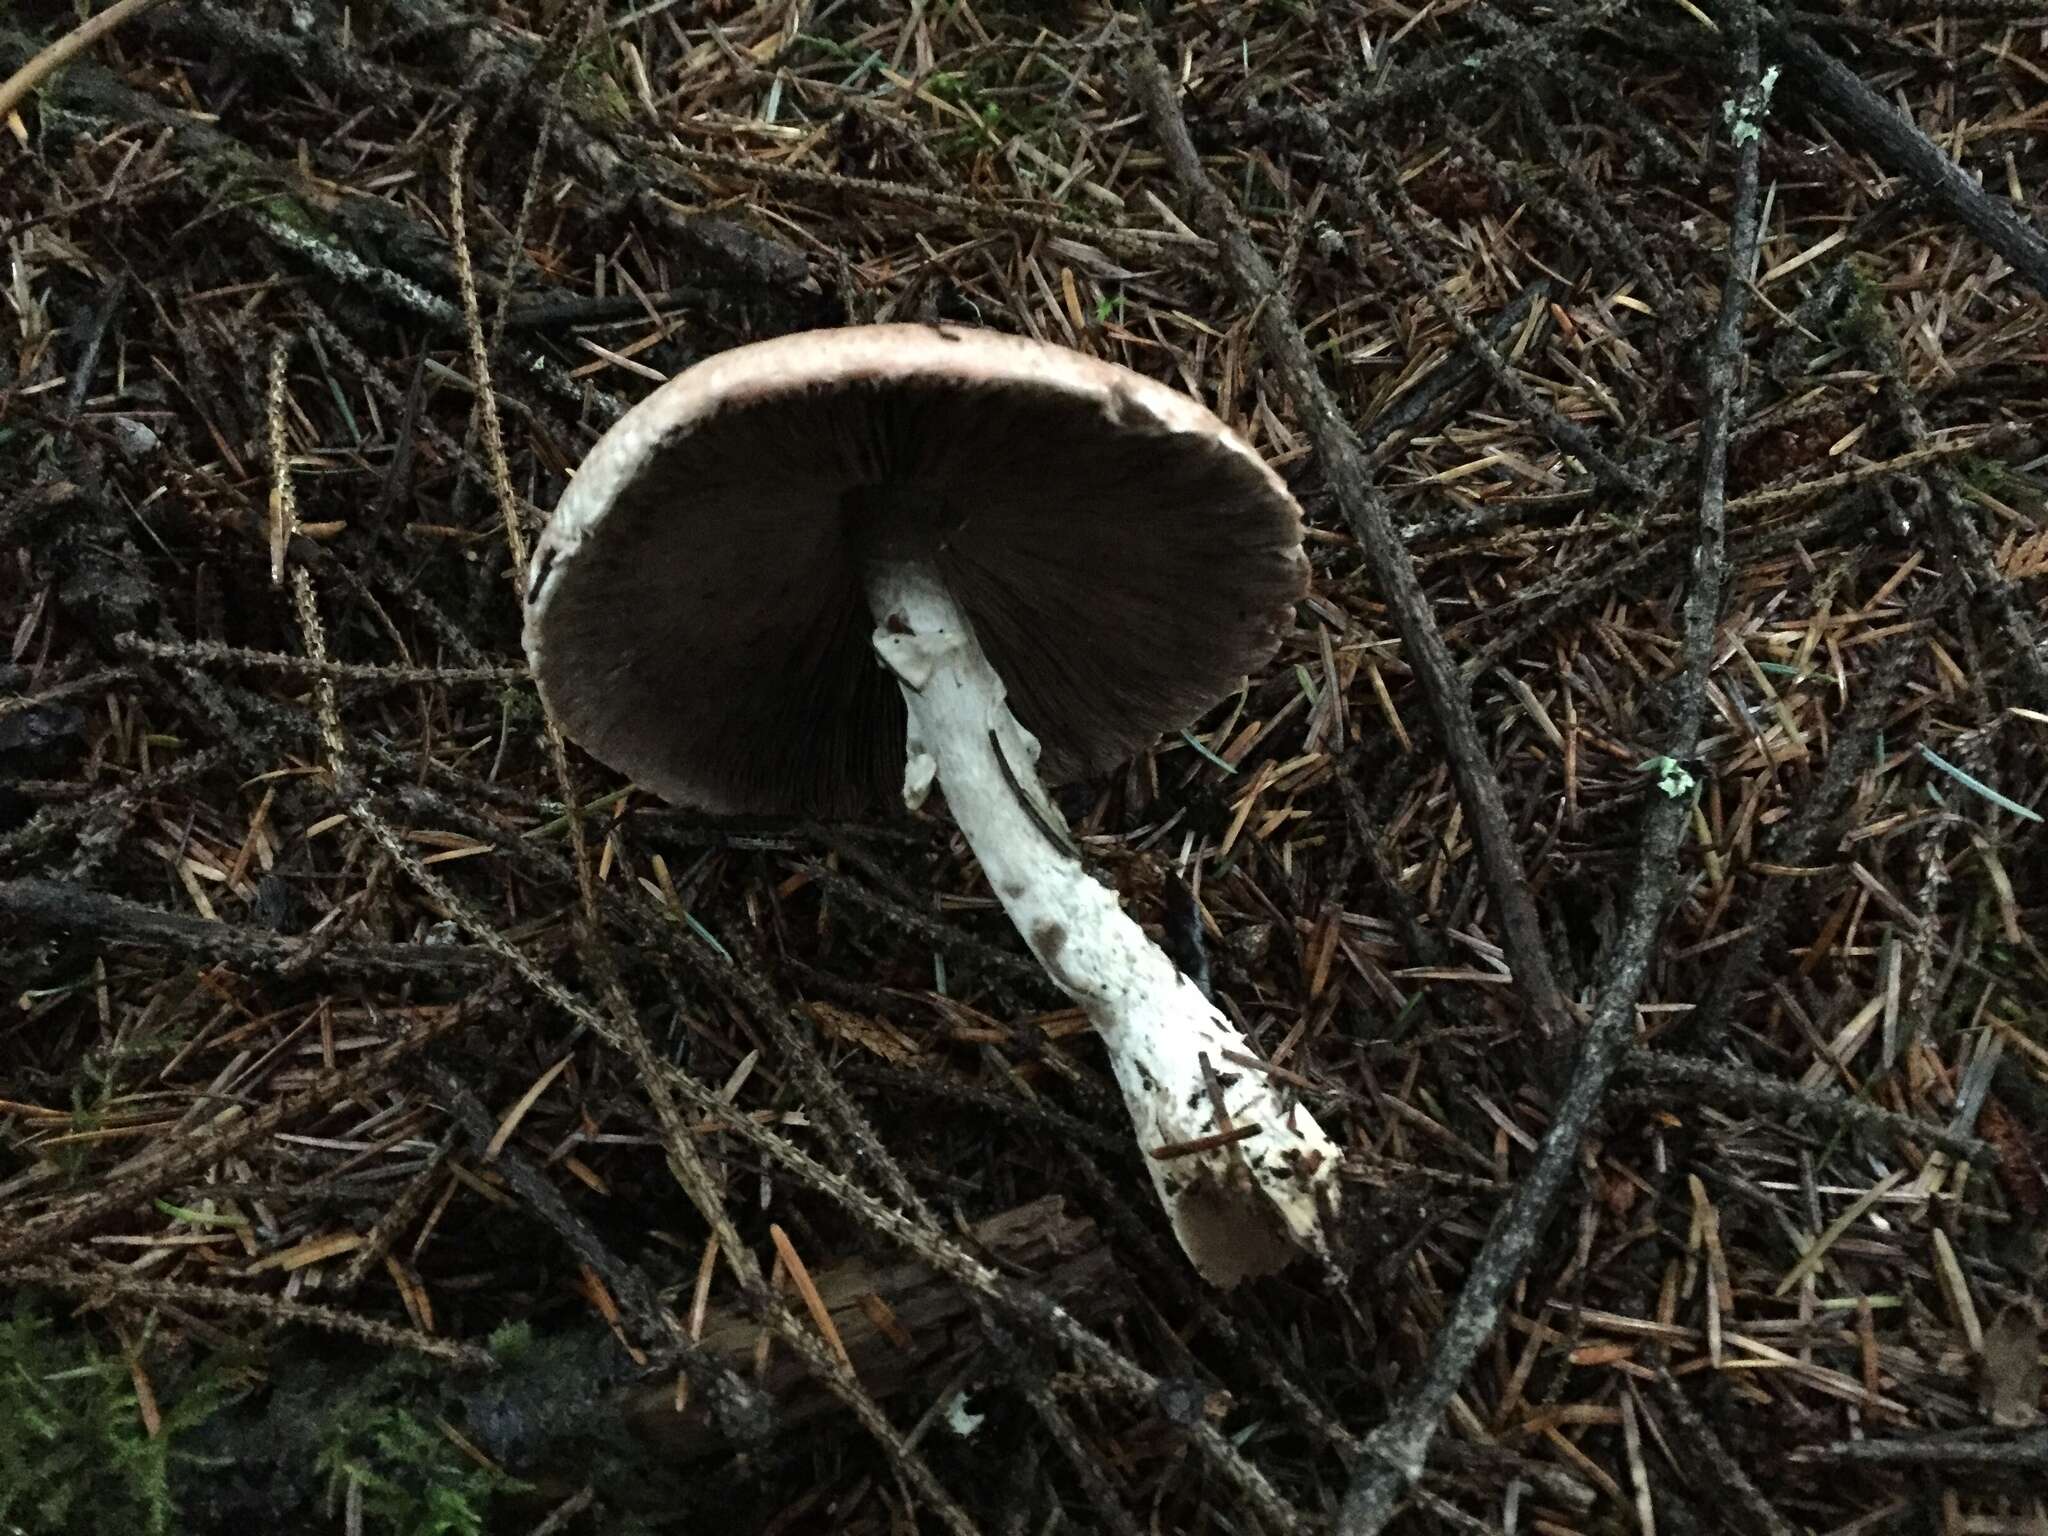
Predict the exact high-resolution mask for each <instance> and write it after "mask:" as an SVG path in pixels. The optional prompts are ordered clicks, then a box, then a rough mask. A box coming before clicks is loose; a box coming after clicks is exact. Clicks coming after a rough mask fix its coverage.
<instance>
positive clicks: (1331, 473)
mask: <svg viewBox="0 0 2048 1536" xmlns="http://www.w3.org/2000/svg"><path fill="white" fill-rule="evenodd" d="M1129 57H1130V65H1129V71H1130V78H1131V83H1132V85H1133V86H1134V88H1135V90H1136V93H1137V96H1138V99H1139V101H1140V103H1141V104H1142V105H1143V107H1144V109H1145V114H1146V116H1147V117H1148V118H1149V119H1150V120H1151V124H1152V131H1153V133H1154V134H1155V135H1156V136H1157V138H1158V139H1159V141H1160V144H1161V146H1162V147H1163V148H1164V149H1165V151H1166V157H1167V161H1168V163H1169V165H1170V166H1171V167H1172V170H1173V174H1174V179H1175V180H1176V181H1178V182H1179V183H1180V187H1181V190H1182V192H1183V193H1184V194H1185V195H1186V196H1187V198H1188V199H1189V201H1190V202H1191V203H1192V204H1193V208H1194V212H1195V214H1196V216H1197V217H1198V218H1199V219H1200V221H1201V222H1202V223H1203V224H1205V225H1207V226H1208V227H1209V229H1211V230H1212V231H1213V232H1214V238H1215V239H1216V240H1217V242H1218V244H1219V245H1220V246H1221V248H1222V251H1223V256H1224V264H1225V267H1226V269H1227V271H1228V272H1229V275H1230V278H1231V281H1232V282H1233V284H1234V285H1235V286H1236V288H1237V290H1238V294H1239V297H1240V299H1241V300H1242V301H1243V303H1244V304H1245V306H1246V307H1247V308H1248V309H1250V310H1251V311H1252V313H1253V315H1254V317H1255V320H1256V323H1257V326H1258V331H1259V337H1260V340H1261V341H1262V342H1263V344H1264V346H1265V349H1266V353H1267V356H1268V358H1269V360H1270V361H1271V363H1272V366H1273V368H1274V370H1275V371H1276V372H1277V373H1279V375H1280V377H1281V379H1282V381H1283V382H1284V383H1285V385H1286V387H1287V392H1288V394H1289V396H1290V397H1291V398H1292V399H1293V401H1294V404H1295V409H1296V410H1298V411H1299V412H1300V413H1301V418H1302V423H1303V425H1304V426H1305V427H1306V428H1307V430H1308V434H1309V436H1310V438H1311V439H1312V440H1313V441H1314V443H1315V445H1316V452H1317V454H1318V455H1319V457H1320V458H1321V461H1322V466H1323V474H1324V476H1325V478H1326V479H1327V480H1328V481H1329V484H1330V488H1331V490H1332V492H1333V493H1334V494H1335V496H1336V498H1337V503H1338V505H1339V506H1340V507H1341V508H1342V509H1343V512H1344V516H1345V520H1346V521H1347V522H1349V523H1350V525H1351V530H1352V532H1353V534H1354V535H1355V536H1356V537H1357V539H1358V542H1359V546H1360V548H1361V549H1363V551H1364V552H1365V558H1366V562H1367V564H1368V565H1369V566H1370V567H1371V569H1372V573H1373V577H1374V579H1375V580H1376V581H1377V582H1378V583H1379V586H1380V589H1381V592H1382V593H1383V594H1384V596H1385V597H1386V600H1387V602H1388V604H1389V605H1390V606H1391V607H1392V609H1393V611H1394V617H1395V621H1396V623H1397V624H1398V625H1399V626H1400V630H1401V640H1402V643H1403V645H1404V647H1405V649H1406V653H1407V659H1408V661H1409V663H1410V664H1411V665H1412V666H1413V667H1414V668H1415V671H1416V674H1417V676H1418V677H1419V678H1420V680H1421V682H1422V684H1423V688H1424V691H1425V693H1426V695H1427V697H1428V699H1429V705H1430V710H1431V713H1432V715H1433V716H1434V718H1435V720H1436V723H1437V730H1438V733H1439V734H1440V735H1441V737H1442V739H1443V746H1444V752H1445V755H1446V756H1448V757H1449V758H1450V760H1451V768H1452V772H1453V773H1454V774H1455V775H1456V777H1457V783H1458V796H1459V798H1460V799H1461V800H1462V801H1463V802H1464V804H1465V807H1466V812H1467V814H1468V815H1469V816H1470V817H1471V820H1472V826H1473V830H1474V832H1475V834H1476V836H1477V840H1478V844H1479V857H1480V860H1481V862H1482V863H1483V865H1484V867H1485V870H1486V877H1487V884H1488V886H1489V888H1490V889H1491V890H1492V892H1493V898H1494V900H1495V902H1496V903H1498V904H1499V907H1500V914H1501V928H1502V946H1503V947H1504V948H1505V949H1506V950H1507V954H1508V963H1509V965H1510V966H1511V967H1512V969H1513V971H1514V976H1515V980H1516V982H1517V983H1518V984H1519V985H1520V986H1521V987H1522V989H1523V990H1524V991H1525V992H1526V993H1527V994H1528V996H1529V999H1530V1004H1531V1006H1532V1008H1533V1010H1534V1012H1535V1015H1536V1019H1537V1022H1538V1025H1539V1026H1540V1027H1541V1029H1542V1030H1543V1031H1544V1033H1546V1034H1548V1035H1551V1036H1554V1037H1557V1038H1563V1037H1564V1036H1565V1035H1566V1034H1567V1033H1568V1032H1569V1031H1570V1029H1571V1027H1572V1023H1571V1014H1570V1011H1569V1009H1568V1008H1567V1007H1566V1004H1565V1000H1564V994H1563V992H1562V991H1560V990H1559V988H1558V985H1557V978H1556V976H1555V975H1554V974H1553V973H1552V970H1551V966H1550V955H1549V952H1548V950H1547V949H1546V948H1545V947H1544V941H1543V926H1542V923H1541V921H1540V920H1539V919H1538V917H1537V915H1536V902H1535V899H1534V897H1533V896H1532V895H1531V894H1530V891H1529V877H1528V875H1527V873H1526V872H1525V871H1524V870H1523V868H1522V858H1521V854H1520V852H1519V851H1518V850H1517V848H1516V846H1515V834H1514V828H1513V826H1512V825H1511V824H1510V823H1509V821H1508V814H1507V808H1506V805H1505V804H1504V802H1503V801H1502V799H1501V791H1500V779H1499V777H1498V776H1497V775H1496V774H1495V772H1494V768H1493V764H1492V762H1491V761H1490V760H1489V759H1488V757H1487V753H1486V743H1485V741H1484V740H1483V739H1482V738H1481V737H1480V734H1479V726H1478V723H1477V722H1476V720H1475V719H1474V718H1473V714H1472V702H1471V698H1470V695H1469V694H1468V693H1467V691H1466V688H1465V684H1464V683H1463V682H1461V681H1460V680H1459V677H1458V668H1457V663H1456V662H1455V661H1453V660H1452V658H1451V653H1450V649H1449V647H1447V646H1446V645H1445V644H1444V638H1443V634H1442V632H1441V631H1440V630H1438V628H1437V625H1436V619H1435V617H1434V615H1433V614H1432V613H1431V612H1430V606H1429V598H1428V595H1427V594H1426V593H1424V591H1423V590H1422V584H1421V583H1420V582H1419V581H1418V580H1417V579H1416V576H1415V566H1414V563H1413V562H1412V561H1411V560H1410V559H1409V558H1408V552H1407V550H1406V549H1405V548H1404V547H1403V546H1402V544H1401V541H1400V537H1399V535H1398V534H1396V533H1395V531H1394V519H1393V514H1392V511H1391V509H1390V508H1389V507H1388V506H1387V503H1386V499H1385V497H1383V496H1382V495H1381V494H1380V493H1379V491H1378V489H1377V488H1376V487H1375V486H1374V485H1373V482H1372V471H1371V467H1370V465H1369V464H1368V462H1367V459H1366V454H1365V450H1364V448H1363V446H1362V445H1361V444H1360V442H1359V440H1358V434H1357V433H1356V432H1355V431H1354V430H1353V429H1352V427H1351V425H1350V423H1349V422H1347V421H1346V420H1345V419H1344V416H1343V413H1342V412H1341V411H1340V410H1339V409H1338V406H1337V401H1336V398H1335V397H1334V396H1333V395H1332V394H1331V393H1330V389H1329V386H1328V385H1326V384H1325V383H1324V382H1323V380H1322V376H1321V375H1320V374H1318V373H1317V371H1316V366H1315V360H1314V358H1312V357H1311V356H1310V355H1309V350H1308V343H1307V342H1306V341H1305V340H1303V338H1302V334H1301V327H1300V326H1299V325H1298V324H1297V323H1296V322H1295V320H1294V318H1293V315H1292V314H1291V313H1290V310H1289V307H1288V304H1287V301H1286V299H1285V297H1284V296H1283V295H1282V294H1281V292H1280V280H1279V278H1278V277H1277V276H1276V275H1275V273H1274V271H1273V268H1272V266H1271V264H1270V263H1269V262H1267V260H1266V258H1265V257H1264V256H1263V255H1261V254H1260V253H1259V249H1258V247H1257V246H1255V245H1253V244H1252V240H1251V236H1250V235H1249V234H1248V233H1247V232H1246V230H1245V227H1244V223H1243V221H1242V220H1241V219H1240V218H1239V217H1238V215H1237V213H1236V211H1235V210H1234V209H1232V207H1231V206H1230V204H1229V203H1228V202H1227V201H1226V200H1225V199H1224V197H1223V195H1222V194H1221V193H1220V192H1219V191H1217V189H1216V187H1215V185H1214V183H1212V182H1211V181H1210V179H1209V176H1208V173H1207V172H1206V171H1204V170H1203V169H1202V161H1201V157H1200V155H1198V154H1197V153H1196V151H1195V145H1194V141H1193V139H1192V138H1190V137H1189V135H1188V125H1187V119H1186V118H1185V117H1184V116H1182V114H1181V110H1180V107H1179V106H1178V105H1177V104H1176V103H1175V101H1174V96H1173V85H1172V82H1171V81H1169V80H1168V79H1167V75H1166V71H1165V69H1164V68H1163V67H1162V66H1161V64H1160V63H1159V60H1158V58H1157V57H1156V56H1155V55H1154V54H1153V52H1152V48H1151V44H1150V42H1149V41H1141V42H1140V43H1139V44H1138V46H1137V47H1136V48H1135V49H1133V50H1132V52H1131V54H1130V56H1129Z"/></svg>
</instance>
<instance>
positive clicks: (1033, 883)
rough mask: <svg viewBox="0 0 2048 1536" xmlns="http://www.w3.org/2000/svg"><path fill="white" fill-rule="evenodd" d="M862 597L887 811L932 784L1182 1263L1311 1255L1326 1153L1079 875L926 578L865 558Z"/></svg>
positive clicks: (1025, 746) (1313, 1132) (1330, 1211)
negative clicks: (895, 696) (1158, 1208)
mask: <svg viewBox="0 0 2048 1536" xmlns="http://www.w3.org/2000/svg"><path fill="white" fill-rule="evenodd" d="M868 602H869V605H870V607H871V608H872V609H873V611H874V615H875V622H876V624H877V625H878V626H879V627H878V628H877V629H876V631H875V650H876V651H877V652H878V653H879V654H880V655H881V658H882V660H883V661H884V662H885V663H887V665H888V666H889V668H890V670H891V671H893V672H894V673H895V674H896V678H897V681H898V682H899V683H900V684H901V685H902V688H903V700H904V703H905V704H906V705H908V706H909V711H910V728H909V752H908V760H907V762H906V764H905V768H904V777H903V798H904V801H905V803H906V804H908V805H909V806H910V807H911V808H912V809H913V810H914V809H916V808H917V806H919V805H920V804H922V803H923V801H924V798H925V795H926V794H927V793H928V792H929V791H930V789H931V786H932V783H933V780H934V779H935V778H936V779H937V781H938V782H939V783H940V784H941V785H943V786H944V788H945V791H946V805H947V807H948V809H950V810H951V812H952V813H953V820H954V821H955V822H956V823H957V824H958V825H959V827H960V830H961V832H962V833H963V834H964V835H965V836H966V838H967V842H968V846H969V847H971V848H972V849H973V850H974V852H975V855H976V857H978V858H979V859H980V860H981V867H982V872H983V873H984V874H985V875H986V876H987V877H988V882H989V884H990V886H992V887H993V888H994V890H995V893H996V897H997V899H998V900H1000V901H1001V902H1002V904H1003V910H1004V911H1006V912H1008V913H1009V914H1010V920H1011V921H1012V922H1014V923H1015V924H1016V925H1017V929H1018V931H1019V932H1020V933H1022V934H1023V935H1024V938H1025V941H1026V942H1027V943H1028V944H1029V945H1030V946H1031V950H1032V953H1033V954H1035V955H1037V956H1038V959H1039V963H1040V964H1042V965H1043V966H1044V967H1045V969H1046V971H1047V972H1048V974H1050V975H1051V977H1052V979H1053V980H1054V981H1055V982H1056V983H1057V984H1058V985H1059V987H1060V989H1061V990H1062V991H1063V992H1065V993H1066V994H1067V995H1068V996H1069V997H1071V998H1073V999H1074V1000H1075V1001H1076V1002H1077V1003H1079V1004H1080V1005H1081V1007H1082V1008H1084V1009H1085V1010H1086V1011H1087V1014H1088V1017H1089V1020H1090V1021H1091V1022H1092V1023H1093V1024H1094V1026H1095V1028H1096V1030H1097V1032H1098V1033H1100V1034H1101V1036H1102V1038H1103V1041H1104V1043H1105V1044H1106V1045H1107V1046H1108V1048H1109V1059H1110V1064H1111V1067H1112V1069H1113V1070H1114V1071H1115V1073H1116V1079H1117V1082H1118V1083H1119V1084H1120V1085H1121V1086H1122V1088H1123V1092H1124V1099H1125V1101H1126V1102H1127V1103H1128V1104H1129V1106H1130V1111H1131V1120H1132V1122H1133V1123H1134V1125H1135V1126H1136V1129H1137V1133H1138V1144H1139V1146H1140V1147H1141V1148H1142V1149H1143V1150H1144V1152H1145V1154H1146V1156H1145V1165H1146V1166H1147V1167H1148V1168H1150V1169H1151V1171H1152V1181H1153V1183H1154V1184H1155V1185H1156V1186H1157V1188H1158V1190H1159V1198H1160V1200H1161V1202H1162V1203H1164V1205H1165V1206H1166V1210H1167V1214H1168V1215H1169V1216H1170V1217H1171V1218H1172V1220H1173V1229H1174V1232H1175V1234H1176V1235H1177V1236H1178V1237H1179V1238H1180V1242H1181V1246H1182V1247H1183V1248H1185V1249H1186V1250H1187V1253H1188V1256H1189V1258H1191V1259H1193V1260H1194V1263H1195V1267H1196V1268H1197V1269H1198V1270H1199V1271H1200V1272H1201V1273H1202V1275H1203V1276H1204V1278H1206V1279H1208V1280H1210V1281H1212V1282H1214V1283H1216V1284H1218V1285H1226V1286H1227V1285H1232V1284H1235V1283H1236V1282H1237V1281H1238V1280H1240V1279H1243V1278H1245V1277H1247V1276H1253V1275H1262V1274H1268V1273H1271V1272H1272V1271H1274V1270H1277V1269H1279V1268H1280V1267H1281V1266H1282V1265H1284V1264H1286V1263H1287V1262H1288V1261H1289V1260H1291V1259H1293V1258H1295V1257H1296V1256H1297V1255H1298V1253H1299V1252H1300V1251H1301V1250H1307V1251H1309V1252H1312V1253H1316V1254H1320V1255H1324V1256H1326V1257H1327V1256H1328V1255H1329V1253H1330V1243H1329V1233H1330V1230H1331V1227H1332V1223H1333V1219H1334V1216H1335V1212H1336V1206H1337V1202H1338V1199H1339V1184H1338V1179H1337V1170H1338V1163H1339V1153H1338V1148H1337V1146H1336V1144H1335V1143H1334V1142H1332V1141H1331V1140H1330V1138H1329V1137H1328V1136H1326V1135H1324V1134H1323V1131H1322V1128H1321V1127H1320V1126H1318V1125H1317V1124H1316V1122H1315V1120H1314V1119H1313V1118H1312V1117H1311V1116H1310V1114H1309V1113H1308V1111H1307V1110H1306V1109H1304V1108H1303V1107H1302V1106H1301V1105H1299V1104H1298V1103H1294V1102H1292V1101H1291V1100H1290V1099H1289V1098H1287V1097H1285V1096H1284V1092H1285V1091H1284V1089H1283V1088H1282V1087H1281V1085H1280V1084H1279V1083H1278V1082H1277V1081H1276V1080H1275V1079H1274V1078H1273V1077H1272V1076H1271V1075H1269V1074H1268V1073H1266V1072H1263V1071H1261V1070H1259V1069H1258V1068H1256V1067H1248V1066H1245V1065H1243V1064H1242V1062H1241V1061H1233V1060H1232V1059H1231V1057H1232V1055H1233V1054H1234V1055H1236V1056H1238V1057H1241V1058H1242V1057H1249V1056H1251V1055H1253V1054H1254V1053H1253V1052H1252V1050H1251V1047H1250V1046H1249V1045H1248V1044H1247V1043H1246V1041H1245V1039H1244V1036H1243V1035H1241V1034H1240V1033H1239V1032H1238V1030H1237V1029H1236V1027H1235V1026H1234V1025H1233V1024H1232V1023H1231V1022H1230V1020H1229V1019H1228V1018H1226V1017H1225V1016H1224V1015H1223V1014H1222V1013H1220V1012H1218V1011H1217V1010H1216V1009H1215V1008H1214V1007H1212V1006H1211V1005H1210V1003H1209V1001H1208V1000H1207V999H1206V998H1204V997H1203V996H1202V993H1201V989H1200V988H1198V987H1196V986H1195V985H1194V984H1193V983H1192V982H1190V981H1189V980H1188V979H1187V978H1186V977H1185V976H1183V975H1182V974H1181V973H1180V971H1179V970H1178V969H1176V968H1175V966H1174V964H1173V962H1172V961H1171V960H1169V959H1168V958H1167V957H1166V956H1165V955H1164V954H1163V953H1162V952H1161V951H1160V950H1159V948H1158V947H1157V946H1156V945H1154V944H1153V943H1152V942H1151V940H1149V939H1147V938H1146V937H1145V932H1144V930H1143V929H1142V928H1140V927H1139V926H1138V924H1137V923H1136V922H1134V921H1133V920H1132V919H1131V918H1130V917H1129V916H1128V915H1127V914H1126V913H1125V912H1124V910H1123V908H1122V907H1121V906H1119V905H1118V904H1117V899H1116V895H1115V893H1114V892H1112V891H1110V890H1108V889H1106V888H1105V887H1103V886H1102V885H1101V884H1100V883H1098V882H1097V881H1096V880H1095V879H1094V878H1093V877H1092V876H1090V875H1089V873H1088V872H1087V870H1086V869H1084V868H1083V867H1082V865H1081V862H1080V860H1079V858H1078V857H1076V855H1075V852H1074V851H1073V850H1074V845H1073V841H1072V838H1071V836H1070V835H1069V833H1068V831H1067V828H1066V824H1065V822H1064V821H1063V820H1062V819H1061V817H1060V814H1059V812H1058V810H1057V809H1056V808H1055V807H1054V806H1053V804H1052V802H1051V801H1050V800H1049V799H1048V798H1047V796H1046V793H1045V790H1044V788H1043V787H1042V786H1041V784H1040V783H1039V778H1038V742H1037V740H1036V739H1035V738H1034V737H1033V736H1032V735H1031V733H1030V732H1029V731H1027V730H1025V729H1024V727H1023V726H1022V725H1020V724H1019V723H1018V721H1017V717H1016V716H1015V715H1013V714H1011V713H1010V708H1009V705H1008V704H1007V703H1006V702H1004V700H1005V691H1004V688H1003V683H1002V679H1001V678H999V677H998V676H997V675H996V671H995V668H994V667H993V666H992V665H991V664H990V662H989V659H988V656H987V655H986V653H984V652H983V650H982V648H981V645H980V643H979V642H978V641H977V640H976V639H975V637H974V630H973V627H972V626H971V625H970V624H969V623H968V620H967V617H966V615H965V614H963V613H962V612H961V611H960V609H959V607H958V606H957V605H956V604H955V603H954V601H953V598H952V596H951V594H950V593H949V592H948V591H947V590H946V587H945V585H944V583H943V582H942V581H941V580H940V579H939V577H938V575H937V573H936V572H934V571H933V570H932V569H931V568H930V567H928V566H925V565H922V564H917V563H878V564H876V565H875V566H874V567H872V568H871V570H870V573H869V576H868ZM1205 1059H1206V1069H1205V1065H1204V1063H1205ZM1219 1101H1220V1104H1221V1119H1222V1120H1223V1121H1227V1122H1228V1123H1227V1124H1224V1123H1220V1122H1219V1114H1218V1103H1219ZM1246 1127H1256V1131H1255V1133H1253V1134H1251V1135H1249V1136H1247V1137H1245V1138H1243V1139H1240V1140H1233V1141H1231V1142H1229V1143H1228V1144H1226V1145H1223V1146H1219V1147H1211V1148H1210V1149H1208V1150H1204V1151H1199V1152H1186V1153H1180V1154H1179V1155H1176V1156H1172V1157H1168V1158H1164V1159H1161V1158H1157V1157H1154V1156H1153V1155H1152V1154H1153V1153H1154V1152H1155V1151H1156V1150H1158V1149H1161V1148H1177V1147H1181V1146H1184V1145H1185V1144H1187V1143H1190V1142H1199V1141H1201V1140H1202V1139H1203V1138H1209V1137H1215V1136H1217V1135H1218V1133H1220V1132H1227V1131H1231V1130H1241V1129H1243V1128H1246Z"/></svg>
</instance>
